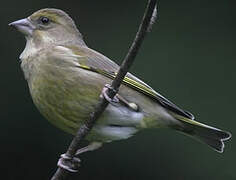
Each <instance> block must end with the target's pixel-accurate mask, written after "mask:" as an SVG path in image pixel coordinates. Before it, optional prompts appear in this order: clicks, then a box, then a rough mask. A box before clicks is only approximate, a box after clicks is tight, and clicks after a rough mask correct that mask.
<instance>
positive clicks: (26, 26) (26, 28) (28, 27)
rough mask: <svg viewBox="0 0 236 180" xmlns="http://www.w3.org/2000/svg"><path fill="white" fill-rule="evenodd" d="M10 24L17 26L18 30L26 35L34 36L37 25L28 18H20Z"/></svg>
mask: <svg viewBox="0 0 236 180" xmlns="http://www.w3.org/2000/svg"><path fill="white" fill-rule="evenodd" d="M9 26H12V27H15V28H16V29H17V30H18V31H20V32H21V33H23V34H24V35H26V36H32V34H33V31H34V29H35V26H34V25H33V24H32V23H31V21H30V20H29V19H28V18H25V19H20V20H18V21H14V22H12V23H10V24H9Z"/></svg>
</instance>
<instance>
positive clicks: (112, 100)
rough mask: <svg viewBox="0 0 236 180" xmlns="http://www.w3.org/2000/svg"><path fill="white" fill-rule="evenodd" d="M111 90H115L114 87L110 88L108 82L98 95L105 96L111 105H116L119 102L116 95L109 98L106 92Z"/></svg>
mask: <svg viewBox="0 0 236 180" xmlns="http://www.w3.org/2000/svg"><path fill="white" fill-rule="evenodd" d="M108 89H109V90H112V91H113V92H115V93H116V92H117V91H116V90H115V89H114V88H112V87H111V86H110V85H109V84H105V86H104V88H103V89H102V93H101V95H100V97H101V98H102V97H103V98H105V99H106V100H107V101H108V102H109V103H111V104H112V105H116V103H119V99H118V98H117V96H116V95H115V96H114V98H113V99H112V98H110V97H109V96H108V94H107V90H108Z"/></svg>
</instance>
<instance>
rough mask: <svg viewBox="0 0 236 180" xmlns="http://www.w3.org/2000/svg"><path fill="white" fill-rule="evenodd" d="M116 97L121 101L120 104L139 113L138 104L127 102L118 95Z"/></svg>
mask: <svg viewBox="0 0 236 180" xmlns="http://www.w3.org/2000/svg"><path fill="white" fill-rule="evenodd" d="M116 97H117V98H118V99H119V100H120V102H122V103H123V104H125V105H126V106H128V107H129V108H130V109H132V110H133V111H136V112H137V111H139V107H138V105H137V104H136V103H133V102H129V101H127V100H126V99H125V98H124V97H123V96H121V95H119V94H116Z"/></svg>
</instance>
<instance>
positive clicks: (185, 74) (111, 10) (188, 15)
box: [0, 0, 236, 180]
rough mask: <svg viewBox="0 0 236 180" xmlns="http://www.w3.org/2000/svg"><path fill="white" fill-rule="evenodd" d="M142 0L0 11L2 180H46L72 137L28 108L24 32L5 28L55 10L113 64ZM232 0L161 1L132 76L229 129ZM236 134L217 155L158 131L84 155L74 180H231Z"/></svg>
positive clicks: (18, 5)
mask: <svg viewBox="0 0 236 180" xmlns="http://www.w3.org/2000/svg"><path fill="white" fill-rule="evenodd" d="M145 5H146V0H145V1H137V0H136V1H135V0H126V1H109V0H99V1H86V0H77V1H54V2H52V1H50V2H49V1H46V0H37V1H36V0H35V1H32V0H21V1H17V0H14V1H13V0H8V1H5V2H2V3H1V7H0V18H1V24H0V27H1V28H0V32H1V41H0V42H1V44H0V46H1V66H0V68H1V70H0V73H1V75H0V82H1V89H0V92H1V93H0V96H1V101H0V108H1V124H0V133H1V134H0V142H1V148H0V153H1V163H0V171H1V179H6V180H11V179H24V180H25V179H26V180H28V179H35V180H36V179H40V180H42V179H49V178H50V177H51V176H52V174H53V173H54V171H55V169H56V163H57V159H58V157H59V155H60V154H61V153H63V152H65V151H66V148H67V146H68V145H69V143H70V141H71V139H72V136H70V135H68V134H65V133H64V132H62V131H60V130H58V129H57V128H55V127H53V126H52V125H51V124H50V123H48V121H47V120H45V119H44V118H43V117H42V116H41V115H40V114H39V112H38V111H37V109H36V108H35V106H34V105H33V103H32V101H31V98H30V95H29V92H28V87H27V84H26V81H25V80H24V77H23V73H22V71H21V69H20V63H19V60H18V56H19V55H20V53H21V52H22V50H23V49H24V45H25V41H24V38H23V36H22V35H21V34H20V33H18V32H16V31H15V30H13V29H11V28H10V27H8V25H7V24H8V23H9V22H11V21H14V20H17V19H21V18H24V17H26V16H28V15H30V14H31V13H32V12H34V11H36V10H38V9H41V8H45V7H55V8H60V9H63V10H65V11H66V12H68V13H69V14H70V15H71V16H72V17H73V19H74V20H75V22H76V24H77V25H79V29H80V31H81V32H82V34H83V35H84V37H85V40H86V42H87V44H88V45H89V46H90V47H92V48H94V49H96V50H98V51H100V52H102V53H104V54H105V55H107V56H108V57H110V58H111V59H113V60H114V61H116V62H118V63H120V62H121V61H122V59H123V58H124V56H125V54H126V52H127V50H128V47H129V45H130V43H131V42H132V40H133V37H134V35H135V33H136V30H137V27H138V25H139V22H140V18H141V17H142V15H143V11H144V7H145ZM235 12H236V11H235V3H234V0H224V1H219V0H208V1H206V0H179V1H176V0H163V1H161V3H160V20H159V22H158V23H157V24H155V26H154V28H153V31H152V32H151V33H150V34H149V35H148V37H147V38H146V39H145V42H144V44H143V46H142V48H141V51H140V53H139V55H138V57H137V59H136V62H135V64H134V65H133V67H132V69H131V71H132V72H133V73H134V74H136V75H137V76H138V77H141V79H143V80H145V82H147V83H148V84H150V85H151V86H152V87H153V88H154V89H156V90H157V91H159V92H160V93H161V94H163V95H165V96H166V97H168V98H169V99H170V100H172V101H174V102H175V103H176V104H178V105H179V106H180V107H182V108H184V109H186V110H189V111H190V112H192V113H193V114H194V115H195V116H196V119H197V120H199V121H201V122H205V123H207V124H209V125H214V126H216V127H220V128H222V129H225V130H228V131H230V132H232V134H233V135H234V134H235V133H236V127H235V126H236V119H235V111H236V110H235V99H236V95H235V92H236V85H235V78H236V72H235V67H236V61H235V57H236V52H235V40H236V38H235V30H236V26H235V18H236V13H235ZM235 152H236V143H235V140H234V137H233V138H232V139H231V140H230V141H229V142H227V143H226V148H225V152H224V153H223V154H219V153H217V152H214V151H212V150H211V149H210V148H208V147H207V146H206V145H203V144H201V143H199V142H197V141H194V140H193V139H191V138H188V137H186V136H183V135H181V134H178V133H176V132H173V131H168V130H166V129H156V130H150V131H146V132H142V133H139V134H137V135H136V136H134V137H132V138H130V139H128V140H124V141H117V142H113V143H110V144H107V145H105V146H104V147H103V148H101V149H99V150H97V151H95V152H90V153H86V154H83V155H82V157H81V159H82V167H81V168H80V172H79V174H78V175H76V177H74V179H86V180H91V179H96V180H97V179H113V180H125V179H149V180H154V179H155V180H156V179H158V180H186V179H191V180H195V179H201V180H209V179H215V180H218V179H225V180H233V179H236V174H235V170H236V169H235V168H236V164H235V161H236V158H235V157H236V156H235V155H236V154H235Z"/></svg>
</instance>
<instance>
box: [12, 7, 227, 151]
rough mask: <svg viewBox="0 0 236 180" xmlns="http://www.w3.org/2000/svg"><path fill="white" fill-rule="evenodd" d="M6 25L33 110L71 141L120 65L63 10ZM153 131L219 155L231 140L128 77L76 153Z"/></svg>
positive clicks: (42, 11) (45, 12)
mask: <svg viewBox="0 0 236 180" xmlns="http://www.w3.org/2000/svg"><path fill="white" fill-rule="evenodd" d="M9 25H10V26H13V27H15V28H16V29H17V30H18V31H20V32H21V33H23V35H24V36H25V38H26V45H25V49H24V50H23V52H22V53H21V55H20V62H21V68H22V70H23V73H24V77H25V79H26V81H27V83H28V87H29V91H30V94H31V97H32V100H33V102H34V104H35V106H36V107H37V109H38V110H39V112H40V113H41V114H42V115H43V116H44V117H45V118H46V119H48V120H49V122H51V123H52V124H53V125H55V126H56V127H58V128H60V129H62V130H63V131H65V132H67V133H70V134H72V135H74V134H75V133H76V132H77V130H78V128H80V127H81V126H82V125H83V124H84V123H85V121H86V120H87V119H88V118H89V116H90V113H92V112H93V111H94V110H95V108H96V105H97V104H98V102H99V100H100V96H101V92H102V91H103V90H104V86H105V88H106V87H107V86H106V84H110V83H111V82H112V80H113V79H114V78H115V77H116V74H117V72H118V70H119V65H117V64H116V63H115V62H113V61H112V60H110V59H109V58H108V57H106V56H104V55H102V54H101V53H99V52H97V51H95V50H93V49H91V48H89V47H88V46H87V45H86V43H85V41H84V40H83V36H82V34H81V33H80V31H79V30H78V29H77V27H76V25H75V23H74V21H73V19H72V18H71V17H70V16H69V15H68V14H67V13H65V12H64V11H62V10H59V9H54V8H45V9H41V10H38V11H36V12H34V13H33V14H32V15H30V16H29V17H27V18H24V19H21V20H17V21H14V22H12V23H10V24H9ZM107 88H108V87H107ZM103 96H104V94H103ZM157 128H169V129H173V130H175V131H177V132H181V133H183V134H185V135H188V136H190V137H193V138H194V139H198V140H199V141H201V142H203V143H205V144H207V145H208V146H209V147H211V148H212V149H214V150H215V151H217V152H220V153H222V152H223V149H224V141H225V140H228V139H230V137H231V134H230V133H229V132H227V131H223V130H220V129H218V128H215V127H211V126H208V125H205V124H203V123H200V122H198V121H196V120H195V117H194V116H193V115H192V114H191V113H190V112H188V111H185V110H183V109H181V108H180V107H178V106H177V105H175V104H174V103H172V102H171V101H170V100H168V99H167V98H165V97H164V96H162V95H161V94H159V93H158V92H156V91H155V90H154V89H153V88H151V87H150V86H149V85H147V84H146V83H144V82H143V81H142V80H140V79H139V78H137V77H136V76H134V75H133V74H131V73H127V75H126V76H125V78H124V80H123V81H122V84H121V87H120V89H119V92H118V93H117V95H116V96H115V97H114V98H113V99H112V100H111V103H110V104H109V105H108V107H107V108H106V109H105V111H104V113H103V114H102V115H101V117H100V118H99V119H98V120H97V122H96V124H95V125H94V127H93V128H92V130H91V131H90V133H89V134H88V135H87V136H86V139H87V140H88V142H89V145H88V146H86V147H84V148H81V149H80V150H78V152H79V153H82V152H86V151H92V150H95V149H98V148H100V147H101V146H102V145H103V144H104V143H108V142H112V141H115V140H123V139H127V138H129V137H131V136H133V135H134V134H136V133H137V132H139V131H142V130H144V129H157Z"/></svg>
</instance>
